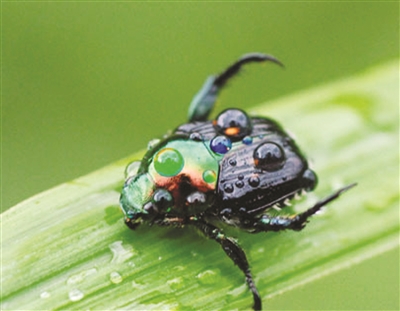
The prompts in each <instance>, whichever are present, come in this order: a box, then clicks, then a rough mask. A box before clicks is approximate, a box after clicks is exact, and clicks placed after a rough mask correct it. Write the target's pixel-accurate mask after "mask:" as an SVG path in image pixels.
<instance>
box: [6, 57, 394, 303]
mask: <svg viewBox="0 0 400 311" xmlns="http://www.w3.org/2000/svg"><path fill="white" fill-rule="evenodd" d="M398 91H399V75H398V61H394V62H392V63H388V64H386V65H383V66H380V67H376V68H372V69H370V70H368V71H366V72H363V73H361V74H360V75H358V76H355V77H351V78H349V79H346V80H343V81H339V82H337V83H333V84H330V85H327V86H322V87H319V88H316V89H312V90H307V91H305V92H302V93H300V94H296V95H295V96H290V97H287V98H283V99H281V100H277V101H274V102H273V103H267V104H265V105H261V106H259V107H257V108H255V109H254V110H253V111H252V112H253V113H255V114H260V115H266V116H271V117H273V118H274V119H276V120H278V121H280V122H281V124H282V125H283V126H284V127H285V128H288V129H289V130H290V131H291V132H293V133H296V136H297V137H298V139H297V141H298V144H299V145H300V146H301V147H302V149H303V150H304V151H306V152H307V154H309V155H311V158H312V160H313V161H314V162H315V163H314V168H315V171H316V172H317V174H318V176H319V180H320V183H319V186H318V188H317V190H316V191H315V192H314V193H313V194H310V195H308V197H307V199H304V200H303V201H301V202H299V204H296V206H294V208H293V210H294V211H300V210H304V209H305V208H307V207H309V206H311V204H312V202H315V201H316V200H317V198H321V197H323V196H325V195H327V194H329V193H331V192H332V191H333V189H337V188H338V187H340V186H343V185H346V184H349V183H352V182H358V186H357V187H356V188H354V189H352V190H351V191H349V192H348V193H346V194H345V195H343V196H342V197H341V198H340V199H339V200H337V201H335V202H333V203H332V204H330V206H329V207H328V208H325V209H324V211H323V212H322V213H321V214H319V215H316V216H315V217H314V218H313V219H312V221H311V222H310V224H309V225H308V226H307V228H306V229H305V230H303V231H302V232H299V233H298V232H285V233H278V234H276V233H268V234H257V235H250V234H246V233H243V232H238V231H235V230H234V229H229V228H227V229H226V230H227V231H228V233H229V234H231V235H232V236H235V237H238V238H239V241H240V244H241V245H242V246H243V248H244V249H245V250H246V252H247V253H248V257H249V260H250V263H251V266H252V269H253V275H254V276H255V279H256V283H257V285H258V288H259V291H260V293H261V295H262V296H263V300H264V304H265V305H267V304H268V299H267V298H268V297H272V296H274V295H276V294H280V293H283V292H286V291H288V290H290V289H292V288H294V287H296V286H299V285H301V284H303V283H305V282H310V281H312V280H314V279H316V278H320V277H323V276H325V275H328V274H331V273H334V272H335V271H337V270H340V269H344V268H348V267H350V266H352V265H355V264H357V263H359V262H361V261H363V260H365V259H367V258H370V257H372V256H375V255H377V254H379V253H383V252H386V251H388V250H391V249H393V248H396V247H398V243H399V239H398V233H399V210H398V207H399V181H398V171H399V156H398V154H399V146H398V138H399V137H398V131H399V126H398V103H399V97H398ZM142 154H143V152H139V153H137V154H134V155H133V156H131V157H129V158H126V159H123V160H121V161H118V162H116V163H114V164H112V165H109V166H107V167H105V168H103V169H100V170H98V171H95V172H93V173H91V174H89V175H87V176H83V177H81V178H78V179H76V180H74V181H71V182H68V183H65V184H62V185H60V186H58V187H55V188H53V189H50V190H48V191H46V192H43V193H40V194H38V195H36V196H34V197H32V198H30V199H28V200H26V201H24V202H22V203H20V204H18V205H16V206H14V207H13V208H11V209H9V210H8V211H6V212H4V213H3V214H2V215H1V229H2V240H1V243H2V245H1V248H2V265H1V269H2V275H1V284H2V293H1V294H2V297H1V300H2V301H1V309H2V310H16V309H24V310H48V309H52V310H58V309H64V310H65V309H75V310H76V309H85V310H87V309H91V310H94V309H97V310H98V309H102V310H106V309H107V310H108V309H129V310H135V309H137V310H138V309H140V310H152V309H168V310H170V309H196V310H200V309H203V310H204V309H207V310H209V309H222V308H229V309H235V308H236V309H244V308H249V307H250V306H251V303H252V301H251V295H250V293H249V292H248V291H247V288H246V286H245V285H244V280H243V276H242V274H241V272H240V271H239V270H238V269H237V268H235V267H233V265H232V263H231V262H230V260H229V259H228V258H227V257H226V256H225V255H224V254H223V252H222V251H221V249H220V248H219V246H218V245H217V244H216V243H214V242H212V241H207V240H205V239H203V238H200V237H199V236H198V235H197V233H196V232H195V231H194V230H193V229H192V228H184V229H169V228H168V229H165V228H158V227H151V228H150V227H145V226H142V227H140V228H139V229H138V230H137V231H136V232H132V231H130V230H128V229H127V228H126V227H125V226H124V224H123V221H122V214H121V212H120V211H119V207H118V199H119V192H120V189H121V187H122V184H123V171H124V168H125V166H126V164H127V163H128V162H129V161H131V160H133V159H137V158H140V156H141V155H142Z"/></svg>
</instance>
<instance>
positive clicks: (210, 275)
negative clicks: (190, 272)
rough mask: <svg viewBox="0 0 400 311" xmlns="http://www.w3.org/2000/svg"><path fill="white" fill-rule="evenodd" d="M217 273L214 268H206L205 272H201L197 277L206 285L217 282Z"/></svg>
mask: <svg viewBox="0 0 400 311" xmlns="http://www.w3.org/2000/svg"><path fill="white" fill-rule="evenodd" d="M216 275H217V273H215V272H214V271H212V270H206V271H204V272H201V273H199V274H198V275H197V278H198V279H199V281H200V283H201V284H204V285H210V284H214V283H215V282H217V278H216Z"/></svg>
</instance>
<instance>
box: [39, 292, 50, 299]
mask: <svg viewBox="0 0 400 311" xmlns="http://www.w3.org/2000/svg"><path fill="white" fill-rule="evenodd" d="M49 297H50V293H49V292H46V291H44V292H43V293H40V298H43V299H46V298H49Z"/></svg>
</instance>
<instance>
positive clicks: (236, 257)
mask: <svg viewBox="0 0 400 311" xmlns="http://www.w3.org/2000/svg"><path fill="white" fill-rule="evenodd" d="M192 223H193V224H194V225H195V226H196V227H197V228H198V229H200V230H201V232H203V234H204V235H205V236H206V237H207V238H210V239H212V240H214V241H216V242H218V243H219V244H220V245H221V247H222V249H223V250H224V252H225V253H226V254H227V255H228V256H229V258H230V259H232V261H233V262H234V263H235V265H237V266H238V267H239V268H240V270H242V271H243V273H244V275H245V277H246V282H247V285H248V286H249V288H250V290H251V292H252V293H253V300H254V305H253V309H254V310H261V297H260V295H259V293H258V291H257V288H256V285H255V283H254V280H253V277H252V275H251V272H250V267H249V263H248V261H247V258H246V254H245V253H244V251H243V249H242V248H241V247H240V246H239V244H238V243H237V242H236V241H235V240H234V239H233V238H230V237H227V236H225V234H224V233H223V232H222V230H221V229H219V228H217V227H215V226H213V225H211V224H209V223H206V222H203V221H201V220H198V219H197V220H193V222H192Z"/></svg>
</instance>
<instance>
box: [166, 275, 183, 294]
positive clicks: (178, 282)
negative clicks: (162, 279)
mask: <svg viewBox="0 0 400 311" xmlns="http://www.w3.org/2000/svg"><path fill="white" fill-rule="evenodd" d="M167 285H168V286H169V287H170V288H171V289H172V290H173V291H175V290H178V289H180V288H182V287H183V285H184V284H183V279H182V278H181V277H177V278H174V279H172V280H169V281H167Z"/></svg>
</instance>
